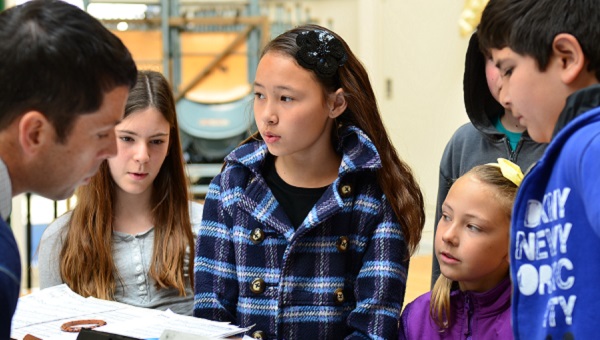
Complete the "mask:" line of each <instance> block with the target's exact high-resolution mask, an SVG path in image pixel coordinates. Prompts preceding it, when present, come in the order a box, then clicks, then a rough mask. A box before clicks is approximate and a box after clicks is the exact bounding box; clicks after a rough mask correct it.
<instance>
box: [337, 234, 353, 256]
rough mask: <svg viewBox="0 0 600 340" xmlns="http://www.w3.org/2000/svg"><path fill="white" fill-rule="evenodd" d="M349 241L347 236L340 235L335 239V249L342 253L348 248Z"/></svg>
mask: <svg viewBox="0 0 600 340" xmlns="http://www.w3.org/2000/svg"><path fill="white" fill-rule="evenodd" d="M349 245H350V244H349V242H348V238H347V237H346V236H340V238H339V239H338V241H337V244H336V246H337V249H338V250H339V251H340V252H341V253H343V252H345V251H346V250H348V246H349Z"/></svg>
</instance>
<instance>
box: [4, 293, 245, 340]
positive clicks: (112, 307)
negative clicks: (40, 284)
mask: <svg viewBox="0 0 600 340" xmlns="http://www.w3.org/2000/svg"><path fill="white" fill-rule="evenodd" d="M84 319H85V320H87V319H99V320H103V321H105V322H106V325H105V326H102V327H98V328H96V329H97V330H99V331H103V332H109V333H115V334H120V335H125V336H130V337H135V338H140V339H149V338H159V337H160V336H161V334H162V333H163V331H164V330H165V329H170V330H175V331H179V332H184V333H188V334H197V335H203V336H207V337H211V338H220V337H226V336H230V335H235V334H239V333H242V332H244V331H245V330H246V329H243V328H239V327H237V326H233V325H230V324H228V323H224V322H215V321H210V320H206V319H200V318H195V317H191V316H185V315H179V314H176V313H173V312H171V311H160V310H155V309H148V308H140V307H134V306H131V305H127V304H123V303H119V302H115V301H106V300H100V299H96V298H93V297H89V298H84V297H82V296H81V295H78V294H76V293H74V292H73V291H71V289H69V287H68V286H67V285H66V284H63V285H60V286H55V287H50V288H46V289H43V290H40V291H38V292H35V293H32V294H29V295H26V296H23V297H21V298H19V302H18V304H17V310H16V312H15V315H14V317H13V322H12V332H11V337H12V338H14V339H18V340H21V339H23V337H24V336H25V335H27V334H31V335H33V336H36V337H38V338H41V339H43V340H75V339H76V338H77V335H78V334H79V333H69V332H63V331H62V330H61V329H60V326H61V325H62V324H63V323H65V322H69V321H74V320H84Z"/></svg>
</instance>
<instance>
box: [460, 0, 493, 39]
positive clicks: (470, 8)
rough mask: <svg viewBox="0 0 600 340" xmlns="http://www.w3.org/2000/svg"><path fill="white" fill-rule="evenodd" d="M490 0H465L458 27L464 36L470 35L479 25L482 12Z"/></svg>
mask: <svg viewBox="0 0 600 340" xmlns="http://www.w3.org/2000/svg"><path fill="white" fill-rule="evenodd" d="M488 1H489V0H465V6H464V7H463V10H462V12H461V13H460V19H458V28H459V30H460V35H461V36H463V37H468V36H470V35H471V34H472V33H473V31H475V29H476V28H477V25H479V20H481V13H482V12H483V9H484V8H485V5H487V3H488Z"/></svg>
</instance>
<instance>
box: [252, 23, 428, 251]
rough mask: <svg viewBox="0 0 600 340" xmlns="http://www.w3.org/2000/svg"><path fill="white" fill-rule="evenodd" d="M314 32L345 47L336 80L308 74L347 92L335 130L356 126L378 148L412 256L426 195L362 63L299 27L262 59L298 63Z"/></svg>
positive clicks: (381, 175)
mask: <svg viewBox="0 0 600 340" xmlns="http://www.w3.org/2000/svg"><path fill="white" fill-rule="evenodd" d="M314 30H316V31H323V32H327V33H330V34H331V35H333V36H334V37H335V38H337V39H338V40H339V41H340V42H341V43H342V45H343V46H344V49H345V51H346V53H347V55H348V59H347V61H346V62H345V64H344V65H343V66H341V67H339V69H338V71H337V72H336V73H335V74H334V75H333V76H329V77H326V76H320V75H318V74H317V73H316V72H314V71H312V70H309V69H307V70H309V71H311V72H313V75H314V76H315V78H316V79H317V80H318V82H319V83H320V84H321V86H322V88H323V92H324V93H325V94H329V93H332V92H335V91H336V90H337V89H338V88H342V89H343V90H344V93H345V96H346V101H347V103H348V107H347V109H346V111H345V112H344V113H343V114H341V115H340V116H339V117H338V118H336V124H334V129H336V128H343V127H346V126H350V125H353V126H356V127H358V128H360V129H361V130H363V131H364V132H365V133H366V134H367V135H368V136H369V138H370V139H371V140H372V141H373V144H374V145H375V147H376V148H377V151H378V153H379V156H380V158H381V163H382V166H383V167H382V168H381V169H380V170H379V171H378V172H377V180H378V182H379V185H380V187H381V189H382V190H383V192H384V194H385V196H386V197H387V199H388V200H389V201H390V204H391V206H392V208H393V209H394V212H395V213H396V216H397V217H398V220H399V222H400V224H401V227H402V232H403V234H404V239H405V240H406V243H407V245H408V250H409V254H408V255H409V256H410V255H412V254H413V253H414V252H415V250H416V249H417V246H418V245H419V241H420V240H421V232H422V230H423V226H424V225H425V209H424V203H423V194H422V193H421V190H420V188H419V185H418V183H417V181H416V180H415V178H414V176H413V173H412V171H411V169H410V167H409V166H408V165H407V164H406V163H405V162H403V161H402V160H401V159H400V157H399V156H398V153H397V152H396V148H394V146H393V145H392V143H391V141H390V139H389V136H388V134H387V132H386V129H385V126H384V124H383V121H382V119H381V115H380V114H379V109H378V107H377V100H376V98H375V93H374V92H373V88H372V87H371V83H370V81H369V76H368V74H367V71H366V70H365V68H364V66H363V65H362V63H361V62H360V61H359V60H358V58H356V56H355V55H354V54H353V53H352V51H351V50H350V47H349V46H348V45H347V44H346V42H345V41H344V40H343V39H342V38H341V37H340V36H338V35H337V34H336V33H334V32H332V31H331V30H328V29H327V28H324V27H321V26H318V25H304V26H299V27H296V28H294V29H291V30H289V31H287V32H285V33H283V34H281V35H279V36H278V37H276V38H275V39H273V40H271V41H270V42H269V43H268V44H267V45H266V46H265V48H264V50H263V52H262V55H261V57H262V56H264V55H265V54H266V53H268V52H278V53H283V54H285V55H288V56H291V57H292V58H294V59H295V56H296V53H297V52H298V50H299V49H300V48H299V47H298V45H297V44H296V36H297V35H298V34H300V33H302V32H306V31H314ZM332 136H333V138H335V137H336V136H338V134H337V133H335V131H334V133H333V134H332ZM256 138H260V135H259V134H258V133H256V134H255V135H253V136H252V137H250V138H248V140H246V142H248V141H250V140H252V139H256ZM334 142H337V141H334ZM334 145H335V144H334Z"/></svg>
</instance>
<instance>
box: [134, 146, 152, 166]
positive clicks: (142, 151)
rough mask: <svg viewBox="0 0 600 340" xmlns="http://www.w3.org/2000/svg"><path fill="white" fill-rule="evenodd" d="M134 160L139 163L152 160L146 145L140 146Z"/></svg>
mask: <svg viewBox="0 0 600 340" xmlns="http://www.w3.org/2000/svg"><path fill="white" fill-rule="evenodd" d="M134 159H135V161H136V162H138V163H142V164H144V163H146V162H148V161H149V160H150V154H149V153H148V146H147V145H146V144H140V145H139V146H138V148H137V150H136V153H135V155H134Z"/></svg>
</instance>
